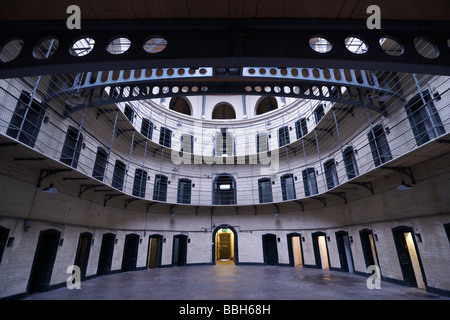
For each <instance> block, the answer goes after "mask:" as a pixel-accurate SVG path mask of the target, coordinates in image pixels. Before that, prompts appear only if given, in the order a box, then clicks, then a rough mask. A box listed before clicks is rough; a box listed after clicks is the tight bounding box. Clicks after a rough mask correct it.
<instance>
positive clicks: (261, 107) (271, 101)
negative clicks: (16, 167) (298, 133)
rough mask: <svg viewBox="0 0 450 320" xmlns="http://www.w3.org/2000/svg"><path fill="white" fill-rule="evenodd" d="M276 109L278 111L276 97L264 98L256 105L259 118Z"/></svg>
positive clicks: (256, 113)
mask: <svg viewBox="0 0 450 320" xmlns="http://www.w3.org/2000/svg"><path fill="white" fill-rule="evenodd" d="M275 109H278V103H277V99H275V97H264V98H262V99H261V100H259V101H258V103H257V104H256V108H255V115H257V116H258V115H260V114H264V113H266V112H270V111H272V110H275Z"/></svg>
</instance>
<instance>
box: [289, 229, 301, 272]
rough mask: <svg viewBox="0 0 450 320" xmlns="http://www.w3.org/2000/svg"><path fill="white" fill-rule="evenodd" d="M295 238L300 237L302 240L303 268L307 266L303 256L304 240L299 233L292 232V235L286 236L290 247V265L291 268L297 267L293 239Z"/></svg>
mask: <svg viewBox="0 0 450 320" xmlns="http://www.w3.org/2000/svg"><path fill="white" fill-rule="evenodd" d="M293 237H299V239H300V254H301V255H302V261H303V266H304V265H305V259H304V256H303V243H302V242H303V240H302V235H301V234H300V233H298V232H292V233H288V234H287V235H286V238H287V245H288V255H289V265H290V266H291V267H295V261H294V249H293V248H292V238H293Z"/></svg>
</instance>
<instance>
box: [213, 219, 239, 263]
mask: <svg viewBox="0 0 450 320" xmlns="http://www.w3.org/2000/svg"><path fill="white" fill-rule="evenodd" d="M215 249H216V250H215V251H216V254H215V259H216V262H218V263H230V262H234V259H235V257H234V233H233V232H232V231H231V230H230V229H228V228H226V227H223V228H220V229H219V230H217V232H216V236H215Z"/></svg>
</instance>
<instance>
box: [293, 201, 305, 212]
mask: <svg viewBox="0 0 450 320" xmlns="http://www.w3.org/2000/svg"><path fill="white" fill-rule="evenodd" d="M295 203H297V204H298V205H299V206H300V207H301V208H302V211H303V212H305V205H304V203H303V201H298V200H297V201H295Z"/></svg>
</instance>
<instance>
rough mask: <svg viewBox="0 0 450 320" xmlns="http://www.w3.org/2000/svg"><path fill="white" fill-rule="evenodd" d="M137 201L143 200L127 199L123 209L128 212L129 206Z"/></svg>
mask: <svg viewBox="0 0 450 320" xmlns="http://www.w3.org/2000/svg"><path fill="white" fill-rule="evenodd" d="M137 200H141V199H137V198H133V199H125V204H124V206H123V208H124V209H125V210H126V209H127V207H128V205H129V204H130V203H132V202H135V201H137Z"/></svg>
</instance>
